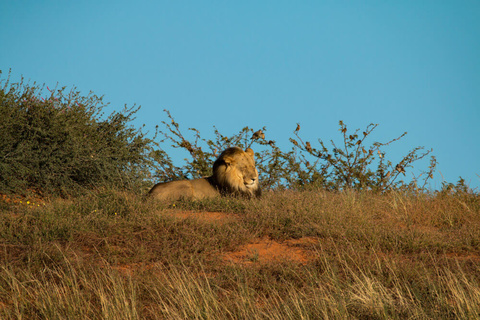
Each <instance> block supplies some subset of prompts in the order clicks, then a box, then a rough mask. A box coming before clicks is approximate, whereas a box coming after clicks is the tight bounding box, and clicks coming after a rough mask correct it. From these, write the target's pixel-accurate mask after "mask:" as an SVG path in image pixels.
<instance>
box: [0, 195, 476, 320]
mask: <svg viewBox="0 0 480 320" xmlns="http://www.w3.org/2000/svg"><path fill="white" fill-rule="evenodd" d="M0 205H1V206H0V209H1V211H0V226H1V227H0V246H1V250H0V318H1V319H477V318H478V317H480V198H479V196H478V195H471V194H456V195H427V194H421V195H411V194H404V193H400V192H391V193H389V194H383V195H379V194H372V193H368V192H353V191H345V192H339V193H328V192H324V191H321V190H318V191H303V192H295V191H283V192H271V193H268V192H267V193H266V194H265V196H264V197H263V198H262V199H260V200H258V201H245V200H238V199H229V198H221V199H216V200H209V201H201V202H183V203H176V204H175V206H173V205H163V204H158V203H152V202H144V201H143V200H142V199H141V198H140V197H137V196H135V195H131V194H124V193H120V192H115V191H109V190H103V191H98V192H95V193H92V194H91V195H89V196H84V197H81V198H75V199H69V200H51V201H47V202H46V205H45V206H30V205H26V204H25V203H23V202H22V203H19V202H18V201H17V202H13V203H12V202H6V201H3V202H1V203H0Z"/></svg>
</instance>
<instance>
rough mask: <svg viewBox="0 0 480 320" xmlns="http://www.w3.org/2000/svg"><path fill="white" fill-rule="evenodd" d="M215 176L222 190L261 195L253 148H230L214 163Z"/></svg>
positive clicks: (250, 195) (247, 194) (249, 195)
mask: <svg viewBox="0 0 480 320" xmlns="http://www.w3.org/2000/svg"><path fill="white" fill-rule="evenodd" d="M213 177H214V179H215V181H216V182H217V184H218V187H219V188H220V191H221V192H224V193H233V194H241V195H245V196H248V197H252V196H259V195H260V186H259V184H258V171H257V168H255V159H254V153H253V150H252V149H250V148H247V149H246V150H245V151H243V150H242V149H240V148H238V147H232V148H228V149H227V150H225V151H223V152H222V154H221V155H220V156H219V157H218V159H217V160H216V161H215V163H214V164H213Z"/></svg>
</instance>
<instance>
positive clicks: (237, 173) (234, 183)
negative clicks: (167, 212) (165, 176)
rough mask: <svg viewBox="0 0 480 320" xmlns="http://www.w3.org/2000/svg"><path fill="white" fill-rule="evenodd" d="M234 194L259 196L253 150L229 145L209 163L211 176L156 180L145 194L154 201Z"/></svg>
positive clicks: (251, 196)
mask: <svg viewBox="0 0 480 320" xmlns="http://www.w3.org/2000/svg"><path fill="white" fill-rule="evenodd" d="M226 195H234V196H241V197H245V198H248V199H250V198H255V197H257V198H258V197H260V195H261V189H260V185H259V183H258V171H257V168H256V167H255V159H254V153H253V150H252V149H250V148H247V149H245V151H243V150H242V149H241V148H239V147H231V148H228V149H226V150H225V151H223V152H222V153H221V154H220V156H219V157H218V159H217V160H215V162H214V163H213V175H212V176H210V177H206V178H200V179H194V180H180V181H170V182H163V183H157V184H156V185H154V186H153V187H152V189H150V191H149V192H148V196H150V197H153V198H154V199H157V200H169V201H176V200H179V199H195V200H198V199H206V198H214V197H217V196H226Z"/></svg>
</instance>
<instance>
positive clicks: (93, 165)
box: [0, 78, 436, 195]
mask: <svg viewBox="0 0 480 320" xmlns="http://www.w3.org/2000/svg"><path fill="white" fill-rule="evenodd" d="M2 84H3V86H2ZM46 89H47V90H48V92H47V94H46V95H44V94H43V92H44V88H43V87H42V88H40V87H38V86H36V85H35V84H34V85H32V86H30V85H28V84H24V82H23V80H22V81H21V82H20V83H13V84H10V82H9V78H7V79H6V80H1V78H0V112H1V114H2V118H1V120H0V135H1V136H2V138H3V139H2V141H0V157H1V158H0V192H3V193H25V192H26V191H27V190H30V191H34V192H39V193H49V194H59V195H65V194H72V193H76V192H78V191H79V190H82V189H84V188H92V187H101V186H108V187H111V186H118V187H120V188H127V189H135V190H142V187H143V186H147V185H149V184H151V183H150V179H151V178H155V180H157V181H162V182H163V181H171V180H179V179H194V178H200V177H204V176H208V175H211V174H212V172H211V168H212V163H213V162H214V161H215V159H216V158H217V157H218V155H219V154H220V153H221V152H222V151H223V150H225V149H226V148H228V147H231V146H239V147H242V148H248V147H252V148H253V149H254V151H255V156H256V163H257V168H258V171H259V174H260V181H261V184H262V187H263V188H264V189H282V188H312V187H313V188H318V187H320V188H324V189H327V190H341V189H356V190H374V191H381V192H382V191H386V190H391V189H397V190H398V189H406V190H415V191H418V190H425V186H426V184H427V181H428V180H429V179H431V178H432V177H433V173H434V171H435V168H436V159H435V157H433V156H432V157H431V160H430V165H429V167H428V169H427V170H425V171H423V172H422V173H421V174H420V175H419V176H417V177H415V176H414V177H413V179H412V180H411V181H409V182H407V181H405V180H406V179H401V177H402V175H405V172H406V170H408V169H409V168H413V163H415V162H416V161H418V160H420V159H423V158H425V157H426V156H427V155H429V154H430V153H431V151H432V150H429V151H423V147H416V148H414V149H412V150H411V151H410V152H409V153H408V154H407V155H405V156H404V157H402V158H401V160H400V161H398V162H392V161H389V160H387V158H386V152H385V151H384V147H385V146H388V145H390V144H391V143H393V142H395V141H398V140H400V139H401V138H402V137H403V136H405V134H406V133H404V134H402V135H401V136H399V137H398V138H396V139H393V140H391V141H389V142H386V143H382V142H374V143H373V144H372V145H370V146H368V145H366V139H367V138H368V137H369V136H370V135H371V133H372V132H373V130H374V129H375V128H376V127H377V125H376V124H370V125H368V126H367V128H366V129H365V131H363V134H359V131H360V130H359V129H357V130H356V131H355V132H353V133H351V134H349V133H347V126H346V125H345V124H344V123H343V122H342V121H340V130H339V131H340V132H341V133H342V135H343V145H342V146H337V145H336V144H335V143H334V142H333V141H332V146H333V148H331V150H330V149H329V148H327V147H326V145H325V144H324V142H323V140H322V139H318V143H319V146H318V147H315V146H314V145H313V144H311V143H310V142H308V141H306V142H304V140H302V138H301V137H300V135H299V131H300V126H299V125H297V129H296V130H295V131H293V134H294V138H291V139H290V142H291V143H292V145H293V146H292V148H291V149H290V150H289V151H284V150H281V149H280V148H279V147H278V146H277V143H276V141H275V140H271V139H266V138H265V137H266V136H265V132H266V131H267V130H266V128H265V127H263V128H261V129H260V130H253V129H252V128H249V127H244V128H243V129H242V130H240V132H238V133H237V134H233V135H230V136H227V135H223V134H222V133H220V132H219V131H218V130H217V129H216V128H215V127H214V137H213V139H205V138H203V137H202V136H201V135H200V132H199V131H198V130H197V129H195V128H189V131H191V132H192V133H193V137H192V138H188V137H187V136H188V135H186V134H184V132H182V130H181V129H180V125H179V124H178V123H177V122H176V121H175V119H174V118H173V117H172V115H171V114H170V112H169V111H167V110H165V112H166V114H167V117H168V120H167V121H162V124H163V128H162V129H160V130H159V129H158V127H157V129H156V130H158V131H156V132H155V136H154V137H153V138H151V139H150V138H147V137H146V134H145V133H142V131H141V130H137V129H134V128H133V127H132V126H130V125H129V123H130V122H131V121H132V120H133V116H134V115H135V113H136V112H137V111H138V110H139V107H135V106H133V107H131V108H127V107H125V108H124V109H123V110H122V111H120V112H117V111H114V112H113V113H111V114H110V115H109V116H107V117H106V116H105V115H104V113H103V109H104V108H105V107H106V106H107V105H108V104H105V103H104V102H103V101H102V97H98V96H96V95H94V94H93V93H90V94H89V95H87V96H82V95H81V94H80V93H79V92H78V91H75V90H72V91H70V92H66V90H65V88H61V89H59V90H57V89H54V90H50V89H49V88H48V87H47V88H46ZM157 133H159V136H160V137H161V139H160V141H159V142H158V143H157V142H156V141H155V139H156V137H157ZM190 136H191V135H190ZM168 144H170V146H171V147H173V148H177V149H182V150H184V151H186V152H187V158H186V159H185V163H184V164H183V166H177V165H174V164H173V161H172V159H171V157H170V156H169V153H168V152H167V151H166V150H165V147H168ZM420 177H423V183H420V182H421V181H420Z"/></svg>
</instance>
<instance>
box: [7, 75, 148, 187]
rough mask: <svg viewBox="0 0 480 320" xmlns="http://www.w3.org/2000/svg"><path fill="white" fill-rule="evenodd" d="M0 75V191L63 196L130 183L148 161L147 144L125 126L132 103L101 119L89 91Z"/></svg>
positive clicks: (138, 181)
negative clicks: (13, 79)
mask: <svg viewBox="0 0 480 320" xmlns="http://www.w3.org/2000/svg"><path fill="white" fill-rule="evenodd" d="M47 90H48V92H47V95H46V97H44V94H43V92H44V87H38V86H36V85H35V83H34V84H33V85H28V84H25V83H24V81H23V79H22V80H21V81H20V82H19V83H10V82H9V77H8V78H7V79H6V80H3V79H2V80H0V114H1V115H2V117H1V120H0V136H1V137H2V139H1V141H0V157H1V159H0V192H4V193H25V192H26V191H27V190H29V191H34V192H38V193H48V194H56V195H66V194H72V193H75V192H78V191H79V190H82V189H84V188H91V187H99V186H107V185H109V186H118V187H119V188H120V189H123V188H138V187H139V186H140V185H142V184H143V183H144V181H145V178H146V177H148V174H149V168H150V167H151V166H152V165H155V164H156V160H155V154H153V153H152V152H151V151H152V148H153V146H154V142H153V140H151V139H148V138H146V136H145V134H144V133H142V132H141V130H137V129H134V128H133V127H131V126H129V122H130V121H132V119H133V118H132V117H133V115H134V114H135V113H136V112H137V111H138V109H139V108H137V107H135V106H134V107H131V108H127V107H125V108H124V109H123V110H122V111H120V112H116V111H114V112H112V113H111V114H110V115H109V116H108V117H105V116H104V113H103V109H104V108H105V107H106V106H107V105H108V104H105V103H104V102H103V101H102V97H98V96H96V95H94V94H93V93H90V94H89V95H87V96H82V95H81V94H80V93H79V92H78V91H74V90H72V91H70V92H66V90H65V88H61V89H59V90H57V89H54V90H50V89H49V88H48V87H47Z"/></svg>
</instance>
